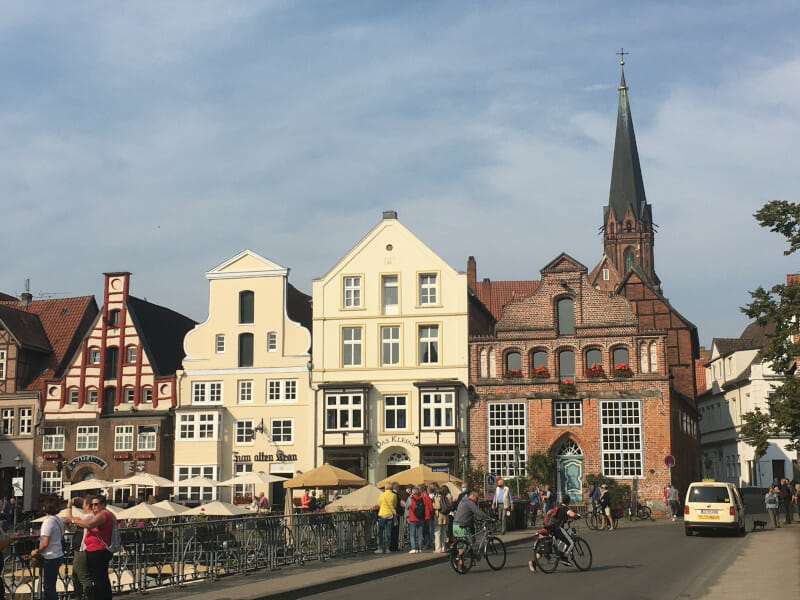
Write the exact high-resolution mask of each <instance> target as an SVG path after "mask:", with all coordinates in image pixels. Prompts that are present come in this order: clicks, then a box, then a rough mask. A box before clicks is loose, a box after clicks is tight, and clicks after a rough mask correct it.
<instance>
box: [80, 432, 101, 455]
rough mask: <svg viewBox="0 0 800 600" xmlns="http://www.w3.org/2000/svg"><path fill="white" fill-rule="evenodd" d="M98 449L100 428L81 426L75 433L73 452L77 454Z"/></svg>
mask: <svg viewBox="0 0 800 600" xmlns="http://www.w3.org/2000/svg"><path fill="white" fill-rule="evenodd" d="M99 447H100V427H99V426H97V425H81V426H79V427H78V428H77V431H76V433H75V450H76V451H77V452H81V451H88V450H97V449H98V448H99Z"/></svg>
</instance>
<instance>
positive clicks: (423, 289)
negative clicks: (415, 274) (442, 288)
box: [419, 273, 439, 306]
mask: <svg viewBox="0 0 800 600" xmlns="http://www.w3.org/2000/svg"><path fill="white" fill-rule="evenodd" d="M436 279H437V277H436V274H435V273H423V274H422V275H420V276H419V303H420V305H421V306H424V305H426V304H437V303H438V298H439V293H438V286H437V282H436Z"/></svg>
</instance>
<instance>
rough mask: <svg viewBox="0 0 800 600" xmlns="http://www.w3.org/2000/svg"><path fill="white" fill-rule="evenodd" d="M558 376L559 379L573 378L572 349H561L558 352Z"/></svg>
mask: <svg viewBox="0 0 800 600" xmlns="http://www.w3.org/2000/svg"><path fill="white" fill-rule="evenodd" d="M558 378H559V379H560V380H562V381H563V380H564V379H572V380H573V381H574V380H575V353H574V352H573V351H572V350H562V351H561V352H559V353H558Z"/></svg>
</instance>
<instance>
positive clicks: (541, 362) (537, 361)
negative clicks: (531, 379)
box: [532, 350, 547, 369]
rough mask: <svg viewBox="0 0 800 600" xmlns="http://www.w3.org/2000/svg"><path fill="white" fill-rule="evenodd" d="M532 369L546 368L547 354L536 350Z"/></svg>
mask: <svg viewBox="0 0 800 600" xmlns="http://www.w3.org/2000/svg"><path fill="white" fill-rule="evenodd" d="M532 364H533V368H534V369H535V368H536V367H546V366H547V352H545V351H544V350H536V351H534V353H533V361H532Z"/></svg>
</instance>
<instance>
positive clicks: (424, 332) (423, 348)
mask: <svg viewBox="0 0 800 600" xmlns="http://www.w3.org/2000/svg"><path fill="white" fill-rule="evenodd" d="M438 362H439V326H438V325H420V327H419V364H421V365H435V364H438Z"/></svg>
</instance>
